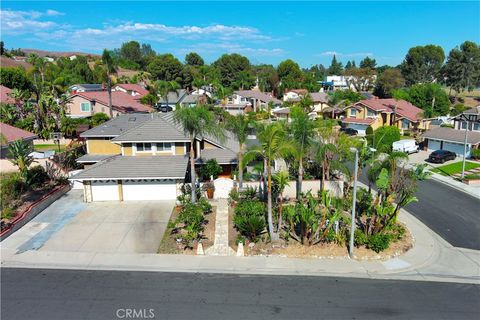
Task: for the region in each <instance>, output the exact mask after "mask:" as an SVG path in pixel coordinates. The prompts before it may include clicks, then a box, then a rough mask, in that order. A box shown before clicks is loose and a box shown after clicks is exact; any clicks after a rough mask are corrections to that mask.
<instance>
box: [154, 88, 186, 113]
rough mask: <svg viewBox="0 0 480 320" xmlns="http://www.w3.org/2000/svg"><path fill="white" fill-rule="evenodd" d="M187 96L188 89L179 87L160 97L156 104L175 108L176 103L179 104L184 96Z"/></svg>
mask: <svg viewBox="0 0 480 320" xmlns="http://www.w3.org/2000/svg"><path fill="white" fill-rule="evenodd" d="M187 96H188V91H187V90H185V89H179V90H176V91H170V92H169V93H168V94H167V96H166V97H162V96H161V97H160V99H158V104H159V105H161V106H167V105H168V106H169V107H172V108H173V109H175V106H176V105H177V104H179V105H181V104H182V102H183V101H184V100H185V98H186V97H187Z"/></svg>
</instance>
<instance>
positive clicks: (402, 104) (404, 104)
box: [354, 99, 423, 122]
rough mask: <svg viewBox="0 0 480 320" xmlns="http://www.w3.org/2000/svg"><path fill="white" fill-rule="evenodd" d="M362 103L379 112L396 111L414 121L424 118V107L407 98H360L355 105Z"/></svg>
mask: <svg viewBox="0 0 480 320" xmlns="http://www.w3.org/2000/svg"><path fill="white" fill-rule="evenodd" d="M358 104H362V105H365V106H366V107H368V108H370V109H372V110H374V111H378V112H382V111H383V112H388V113H393V112H396V113H397V114H398V115H400V116H402V117H404V118H407V119H408V120H410V121H412V122H418V121H420V120H421V119H422V117H421V114H422V112H423V110H422V109H420V108H417V107H416V106H414V105H413V104H411V103H410V102H408V101H405V100H395V99H365V100H360V101H358V102H357V103H356V104H354V106H356V105H358Z"/></svg>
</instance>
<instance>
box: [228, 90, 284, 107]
mask: <svg viewBox="0 0 480 320" xmlns="http://www.w3.org/2000/svg"><path fill="white" fill-rule="evenodd" d="M234 93H235V94H238V95H239V96H242V97H245V98H253V99H256V100H260V101H262V102H265V103H269V102H270V101H271V102H273V103H274V104H282V101H280V100H278V99H277V98H275V97H272V96H271V95H269V94H268V93H265V92H260V91H255V90H240V91H235V92H234Z"/></svg>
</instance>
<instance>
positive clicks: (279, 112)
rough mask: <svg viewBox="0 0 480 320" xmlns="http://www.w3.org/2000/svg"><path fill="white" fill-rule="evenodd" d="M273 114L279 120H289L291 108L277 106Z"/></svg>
mask: <svg viewBox="0 0 480 320" xmlns="http://www.w3.org/2000/svg"><path fill="white" fill-rule="evenodd" d="M272 114H273V115H274V116H275V118H276V119H278V120H287V121H288V120H289V119H290V108H275V109H273V110H272Z"/></svg>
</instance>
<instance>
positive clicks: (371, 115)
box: [367, 109, 377, 118]
mask: <svg viewBox="0 0 480 320" xmlns="http://www.w3.org/2000/svg"><path fill="white" fill-rule="evenodd" d="M376 117H377V113H376V112H375V111H373V110H370V109H367V118H376Z"/></svg>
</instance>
